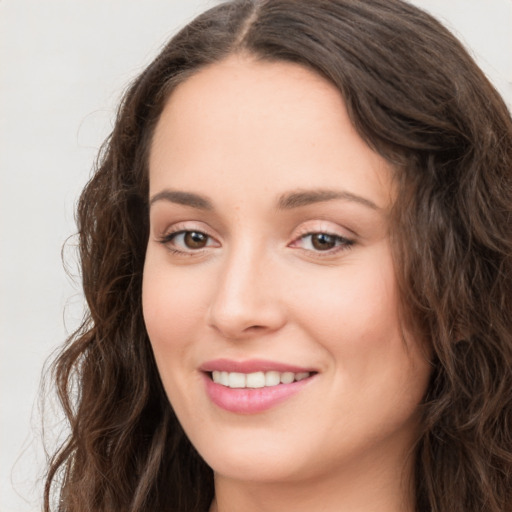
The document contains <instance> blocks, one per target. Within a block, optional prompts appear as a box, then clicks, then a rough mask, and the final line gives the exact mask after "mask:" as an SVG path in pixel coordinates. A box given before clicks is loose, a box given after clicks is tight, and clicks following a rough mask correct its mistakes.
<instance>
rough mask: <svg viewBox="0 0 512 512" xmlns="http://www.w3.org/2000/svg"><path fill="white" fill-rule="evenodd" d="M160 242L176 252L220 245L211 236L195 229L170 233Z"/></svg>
mask: <svg viewBox="0 0 512 512" xmlns="http://www.w3.org/2000/svg"><path fill="white" fill-rule="evenodd" d="M160 242H161V243H162V244H164V245H167V246H168V247H169V249H171V250H173V251H175V252H193V251H199V250H201V249H205V248H206V247H217V246H218V244H217V243H216V242H215V240H214V239H213V238H212V237H211V236H209V235H207V234H206V233H203V232H202V231H195V230H181V231H175V232H174V233H169V234H168V235H165V236H164V237H163V238H162V239H161V240H160Z"/></svg>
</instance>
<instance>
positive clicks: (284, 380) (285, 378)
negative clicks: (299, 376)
mask: <svg viewBox="0 0 512 512" xmlns="http://www.w3.org/2000/svg"><path fill="white" fill-rule="evenodd" d="M294 380H295V375H294V374H293V373H292V372H283V373H281V384H291V383H292V382H293V381H294Z"/></svg>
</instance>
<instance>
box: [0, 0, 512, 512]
mask: <svg viewBox="0 0 512 512" xmlns="http://www.w3.org/2000/svg"><path fill="white" fill-rule="evenodd" d="M215 3H217V2H215V1H214V0H210V1H206V0H186V1H178V0H165V1H164V0H146V1H142V0H73V1H71V0H67V1H66V0H44V1H43V0H0V235H1V236H0V265H1V267H0V411H1V423H0V512H26V511H36V510H40V508H41V499H40V496H41V475H42V472H43V469H44V452H43V449H42V441H41V436H42V423H41V411H40V409H39V405H38V401H39V395H40V392H39V386H40V378H41V374H42V371H43V365H44V364H45V361H46V360H47V359H48V357H49V356H50V355H51V354H52V352H53V351H55V349H56V348H57V347H58V346H59V344H61V343H62V342H63V341H64V339H65V338H66V336H67V335H68V334H69V333H70V332H71V331H72V330H73V328H74V327H76V326H77V325H78V322H79V321H80V318H81V317H82V311H83V303H82V298H81V292H80V279H79V277H78V269H77V265H76V253H75V248H74V247H75V239H74V238H73V236H72V235H73V234H74V231H75V226H74V220H73V219H74V213H73V212H74V207H75V203H76V200H77V197H78V194H79V192H80V189H81V188H82V187H83V185H84V183H85V181H86V180H87V178H88V176H89V175H90V171H91V169H92V167H93V163H94V159H95V156H96V153H97V151H98V148H99V146H100V144H101V142H102V141H103V140H104V139H105V137H106V136H107V135H108V133H109V132H110V130H111V128H112V120H113V114H114V112H115V109H116V105H117V103H118V102H119V99H120V97H121V95H122V93H123V91H124V90H125V88H126V86H127V84H128V83H129V82H130V81H131V80H132V79H133V78H134V77H135V76H136V75H137V74H138V73H139V72H140V71H142V70H143V68H144V66H145V65H146V64H148V63H149V62H150V60H151V59H152V58H153V57H154V56H155V55H156V53H157V52H158V50H159V48H160V47H161V46H162V45H163V44H164V42H165V41H166V40H167V39H168V37H169V36H170V35H172V34H173V33H175V32H176V30H177V29H178V28H179V27H181V26H183V25H184V24H185V23H186V22H188V21H189V20H191V19H192V18H193V17H194V16H195V15H196V14H198V13H199V12H201V11H202V10H204V9H205V8H206V7H209V6H212V5H214V4H215ZM414 3H416V4H417V5H419V6H421V7H424V8H425V9H427V10H429V11H430V12H432V13H433V14H434V15H436V16H437V17H438V18H440V19H441V20H442V21H443V22H444V23H445V24H446V25H447V26H448V27H449V28H451V29H452V31H454V32H455V33H456V34H457V35H458V36H459V37H460V38H461V39H462V40H463V42H464V43H465V44H466V45H467V46H468V48H470V50H471V53H472V54H473V55H474V57H475V58H476V59H477V61H478V62H479V64H480V65H481V67H482V68H483V69H484V71H485V72H486V73H487V74H488V76H489V77H490V78H491V80H492V81H493V82H494V83H495V85H496V86H497V88H498V89H499V90H500V92H501V93H502V95H503V96H504V97H505V99H506V101H507V103H508V105H509V106H510V105H511V104H512V0H415V1H414ZM66 240H68V241H67V244H66V248H65V249H64V251H63V255H64V259H65V261H66V264H67V267H68V272H69V274H70V275H67V274H66V272H65V270H64V266H63V263H62V258H61V251H62V248H63V245H64V243H65V242H66ZM50 404H51V402H50ZM45 414H46V426H47V432H46V434H47V436H48V441H49V443H50V445H51V444H52V443H55V442H56V438H55V435H56V433H58V432H59V416H58V414H57V413H55V411H53V410H52V408H51V407H49V408H48V409H47V410H46V412H45Z"/></svg>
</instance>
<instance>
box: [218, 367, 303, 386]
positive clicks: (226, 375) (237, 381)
mask: <svg viewBox="0 0 512 512" xmlns="http://www.w3.org/2000/svg"><path fill="white" fill-rule="evenodd" d="M310 375H311V373H310V372H300V373H293V372H276V371H269V372H254V373H247V374H246V373H239V372H220V371H214V372H212V380H213V382H215V383H216V384H221V385H223V386H226V387H230V388H252V389H256V388H263V387H272V386H277V385H279V384H291V383H292V382H295V381H299V380H304V379H307V378H308V377H309V376H310Z"/></svg>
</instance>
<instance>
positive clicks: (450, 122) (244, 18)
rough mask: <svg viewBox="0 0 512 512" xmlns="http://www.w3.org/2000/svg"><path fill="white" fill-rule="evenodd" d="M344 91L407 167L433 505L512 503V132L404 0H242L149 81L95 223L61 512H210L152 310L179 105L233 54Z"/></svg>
mask: <svg viewBox="0 0 512 512" xmlns="http://www.w3.org/2000/svg"><path fill="white" fill-rule="evenodd" d="M236 52H239V53H247V54H250V55H252V56H253V57H255V58H257V59H261V60H264V61H265V60H267V61H276V60H283V61H291V62H295V63H298V64H301V65H304V66H307V67H308V68H310V69H312V70H314V71H315V72H317V73H319V74H321V75H322V76H324V77H325V78H327V79H328V80H330V81H331V82H332V83H334V84H335V85H336V87H337V88H338V89H339V90H340V92H341V94H342V96H343V98H344V100H345V102H346V105H347V109H348V111H349V115H350V117H351V120H352V122H353V124H354V126H355V127H356V129H357V130H358V132H359V134H360V135H361V137H362V138H363V139H364V140H365V141H366V142H367V143H368V144H369V145H370V147H372V148H373V149H375V150H376V151H377V152H379V153H380V154H381V155H382V156H383V157H384V158H386V159H387V160H388V161H389V162H391V163H392V164H393V167H394V169H395V182H396V184H397V192H398V193H397V201H396V204H395V206H394V208H393V212H392V227H391V239H392V244H393V251H394V261H395V267H396V274H397V280H398V283H399V287H400V292H401V301H402V312H403V318H404V324H405V325H406V326H407V327H408V328H410V332H412V333H414V336H415V337H416V338H419V339H423V340H425V343H426V344H427V345H428V346H429V347H430V350H431V351H432V353H433V361H432V364H433V373H432V378H431V382H430V385H429V388H428V391H427V395H426V396H425V400H424V403H423V404H422V405H421V407H422V414H423V418H422V432H421V437H420V439H419V441H418V444H417V446H416V451H415V455H414V456H415V460H416V464H415V475H414V487H415V495H416V510H417V512H446V511H448V510H449V511H450V512H477V511H478V512H506V511H510V510H511V509H510V507H511V505H510V504H511V503H512V314H511V311H510V308H511V305H512V121H511V119H510V115H509V112H508V110H507V108H506V106H505V105H504V103H503V101H502V100H501V98H500V97H499V95H498V94H497V93H496V92H495V90H494V89H493V87H492V86H491V85H490V84H489V82H488V80H487V79H486V78H485V77H484V75H483V74H482V72H481V71H480V70H479V69H478V67H477V66H476V65H475V63H474V62H473V60H472V59H471V57H469V55H468V54H467V52H466V51H465V50H464V48H463V47H462V46H461V44H460V43H459V42H458V41H457V40H456V39H455V38H454V37H453V36H452V35H451V34H450V33H449V32H448V31H447V30H446V29H445V28H444V27H443V26H442V25H441V24H440V23H439V22H437V21H436V20H435V19H433V18H432V17H430V16H429V15H427V14H425V13H424V12H422V11H420V10H419V9H417V8H415V7H413V6H411V5H409V4H407V3H404V2H402V1H400V0H366V1H365V2H360V1H357V0H315V1H309V0H271V1H252V0H235V1H232V2H226V3H224V4H221V5H219V6H217V7H214V8H213V9H211V10H210V11H208V12H206V13H205V14H203V15H201V16H200V17H198V18H197V19H196V20H194V21H193V22H192V23H190V24H189V25H188V26H187V27H185V28H184V29H183V30H182V31H181V32H179V33H178V34H177V35H176V36H175V37H174V38H173V39H172V40H171V41H170V42H169V44H168V45H167V46H166V47H165V48H164V49H163V50H162V52H161V53H160V55H159V56H158V57H157V58H156V59H155V60H154V61H153V63H152V64H151V65H150V66H149V67H148V68H147V69H146V70H145V71H144V72H143V73H142V74H141V75H140V76H139V77H138V78H137V79H136V80H135V82H134V83H133V84H132V85H131V87H130V89H129V90H128V92H127V94H126V95H125V98H124V101H123V103H122V105H121V107H120V109H119V112H118V117H117V121H116V124H115V128H114V130H113V133H112V134H111V136H110V137H109V139H108V140H107V141H106V142H105V145H104V147H103V150H102V152H101V154H100V157H99V160H98V165H97V170H96V172H95V174H94V175H93V177H92V179H91V180H90V182H89V183H88V184H87V186H86V188H85V190H84V191H83V193H82V195H81V197H80V201H79V205H78V212H77V222H78V229H79V235H80V257H81V266H82V275H83V289H84V293H85V297H86V300H87V305H88V313H87V318H86V320H85V321H84V323H83V325H82V326H81V327H80V329H78V330H77V332H76V333H74V335H73V336H71V338H70V339H69V340H68V342H67V344H66V346H65V348H64V349H63V351H62V353H61V354H60V355H59V357H58V359H57V360H56V361H55V364H54V367H53V369H54V377H55V380H56V384H57V390H58V393H59V397H60V399H61V401H62V404H63V407H64V410H65V413H66V415H67V418H68V420H69V424H70V436H69V438H68V439H67V441H66V442H65V443H64V444H63V445H62V446H61V448H60V449H59V451H58V452H57V453H56V454H55V455H54V456H53V458H52V460H51V461H50V462H51V463H50V467H49V472H48V476H47V483H46V489H45V511H47V512H48V511H50V509H51V508H52V506H51V502H52V501H53V498H54V495H56V500H55V501H56V502H57V505H56V509H57V510H59V511H61V512H80V511H91V510H94V511H95V512H101V511H104V512H107V511H108V512H112V511H114V510H118V511H121V510H122V511H130V512H146V511H147V512H149V511H155V510H169V511H180V512H192V511H198V512H199V511H203V512H204V511H205V510H207V509H208V506H209V503H210V502H211V500H212V497H213V475H212V472H211V470H210V469H209V468H208V467H207V466H206V464H205V463H204V461H203V460H202V459H201V458H200V456H199V455H198V454H197V453H196V451H195V450H194V448H193V447H192V446H191V444H190V442H189V441H188V440H187V438H186V436H185V434H184V432H183V430H182V429H181V427H180V425H179V423H178V421H177V419H176V417H175V415H174V413H173V411H172V408H171V406H170V405H169V402H168V400H167V398H166V396H165V393H164V391H163V388H162V385H161V382H160V380H159V377H158V372H157V369H156V365H155V362H154V359H153V355H152V351H151V346H150V343H149V340H148V336H147V333H146V330H145V327H144V321H143V317H142V311H141V286H142V273H143V265H144V254H145V247H146V243H147V238H148V197H147V195H148V169H147V165H148V152H149V149H150V144H151V138H152V133H153V130H154V127H155V124H156V122H157V121H158V118H159V115H160V113H161V111H162V109H163V107H164V105H165V101H166V99H167V98H168V97H169V94H171V93H172V90H173V89H174V88H175V87H176V86H177V85H178V84H179V83H181V82H183V81H184V80H186V78H187V77H188V76H190V75H191V74H193V73H196V72H198V71H199V70H200V69H202V68H204V67H205V66H208V65H209V64H211V63H214V62H217V61H220V60H222V59H223V58H225V57H226V56H228V55H229V54H233V53H236Z"/></svg>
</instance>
